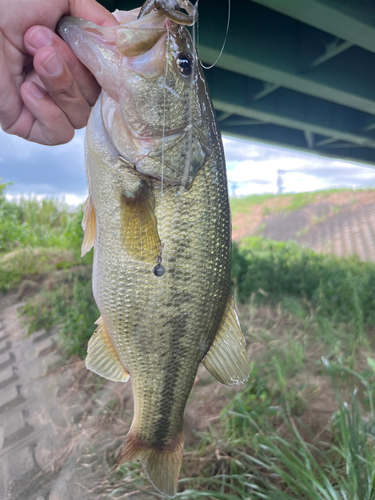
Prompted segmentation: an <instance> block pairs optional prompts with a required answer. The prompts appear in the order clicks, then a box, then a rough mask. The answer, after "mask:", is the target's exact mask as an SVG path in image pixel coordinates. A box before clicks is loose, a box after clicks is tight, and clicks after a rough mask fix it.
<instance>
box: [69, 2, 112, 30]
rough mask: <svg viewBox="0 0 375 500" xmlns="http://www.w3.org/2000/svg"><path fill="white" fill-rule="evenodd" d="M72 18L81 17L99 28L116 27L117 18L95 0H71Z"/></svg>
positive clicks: (70, 11) (70, 13) (70, 12)
mask: <svg viewBox="0 0 375 500" xmlns="http://www.w3.org/2000/svg"><path fill="white" fill-rule="evenodd" d="M68 14H69V15H70V16H75V17H80V18H82V19H85V20H86V21H91V22H93V23H95V24H97V25H99V26H115V25H116V24H118V22H117V20H116V18H115V17H114V16H113V15H112V14H111V13H110V12H109V11H108V10H107V9H105V8H104V7H103V6H102V5H100V4H99V3H98V2H96V1H95V0H69V13H68Z"/></svg>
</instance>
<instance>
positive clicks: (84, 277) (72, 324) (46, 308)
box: [22, 266, 100, 358]
mask: <svg viewBox="0 0 375 500" xmlns="http://www.w3.org/2000/svg"><path fill="white" fill-rule="evenodd" d="M91 272H92V268H91V266H81V267H76V268H73V269H71V270H68V271H60V272H55V273H54V275H52V276H51V277H50V279H49V280H48V281H47V282H46V283H45V286H44V289H43V290H42V292H41V293H40V294H38V295H36V296H34V297H32V298H31V299H30V300H28V301H27V303H26V305H25V306H24V307H23V311H22V313H23V314H24V315H25V317H26V318H27V323H28V330H29V333H31V332H34V331H37V330H39V329H40V328H45V329H46V330H49V329H51V328H57V329H58V331H59V336H60V339H59V347H60V348H61V349H62V351H63V353H64V355H65V356H66V357H67V358H69V357H70V356H73V355H74V354H78V355H79V356H80V357H81V358H84V357H85V356H86V352H87V342H88V340H89V338H90V337H91V335H92V334H93V333H94V330H95V325H94V323H95V321H96V320H97V319H98V318H99V316H100V313H99V310H98V308H97V306H96V304H95V301H94V297H93V295H92V288H91Z"/></svg>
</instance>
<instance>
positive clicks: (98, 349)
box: [86, 316, 129, 382]
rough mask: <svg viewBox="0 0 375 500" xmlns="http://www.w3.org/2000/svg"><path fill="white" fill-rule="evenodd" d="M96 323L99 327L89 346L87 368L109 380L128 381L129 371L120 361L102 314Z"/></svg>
mask: <svg viewBox="0 0 375 500" xmlns="http://www.w3.org/2000/svg"><path fill="white" fill-rule="evenodd" d="M96 324H97V325H98V327H97V329H96V330H95V332H94V334H93V335H92V337H91V338H90V340H89V343H88V346H87V356H86V368H88V369H89V370H91V371H93V372H95V373H97V374H98V375H100V376H101V377H104V378H107V379H108V380H113V381H114V382H126V381H127V380H128V379H129V373H128V372H127V371H126V370H125V369H124V367H123V366H122V364H121V362H120V359H119V357H118V354H117V352H116V350H115V348H114V347H113V344H112V341H111V338H110V336H109V333H108V331H107V328H106V326H105V323H104V321H103V318H102V317H101V316H100V318H99V319H98V320H97V321H96Z"/></svg>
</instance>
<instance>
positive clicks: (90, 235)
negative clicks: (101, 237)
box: [81, 195, 96, 257]
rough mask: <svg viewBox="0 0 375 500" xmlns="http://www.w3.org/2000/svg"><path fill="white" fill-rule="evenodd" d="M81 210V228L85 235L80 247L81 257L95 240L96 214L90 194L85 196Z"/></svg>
mask: <svg viewBox="0 0 375 500" xmlns="http://www.w3.org/2000/svg"><path fill="white" fill-rule="evenodd" d="M82 210H83V218H82V229H83V230H84V231H85V235H84V237H83V242H82V247H81V257H83V256H84V255H85V253H87V252H88V251H89V250H91V248H92V247H93V246H94V244H95V240H96V216H95V209H94V205H93V204H92V201H91V197H90V195H89V196H88V197H87V198H86V201H85V203H84V205H83V208H82Z"/></svg>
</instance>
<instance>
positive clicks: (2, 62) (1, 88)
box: [0, 34, 24, 131]
mask: <svg viewBox="0 0 375 500" xmlns="http://www.w3.org/2000/svg"><path fill="white" fill-rule="evenodd" d="M7 44H8V42H7V40H6V39H5V37H2V36H1V34H0V75H1V78H0V126H1V127H2V128H3V129H4V130H5V131H6V130H7V129H8V128H9V127H11V126H12V125H13V123H14V122H15V121H16V119H17V117H18V116H19V114H20V113H21V109H22V100H21V98H20V95H19V93H18V85H21V82H22V75H17V74H12V68H10V67H9V61H8V60H7V57H6V54H7V50H9V47H6V45H7ZM8 45H9V44H8ZM23 64H24V61H23V60H20V64H19V67H20V68H23ZM14 66H15V65H14ZM20 71H21V70H20Z"/></svg>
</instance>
